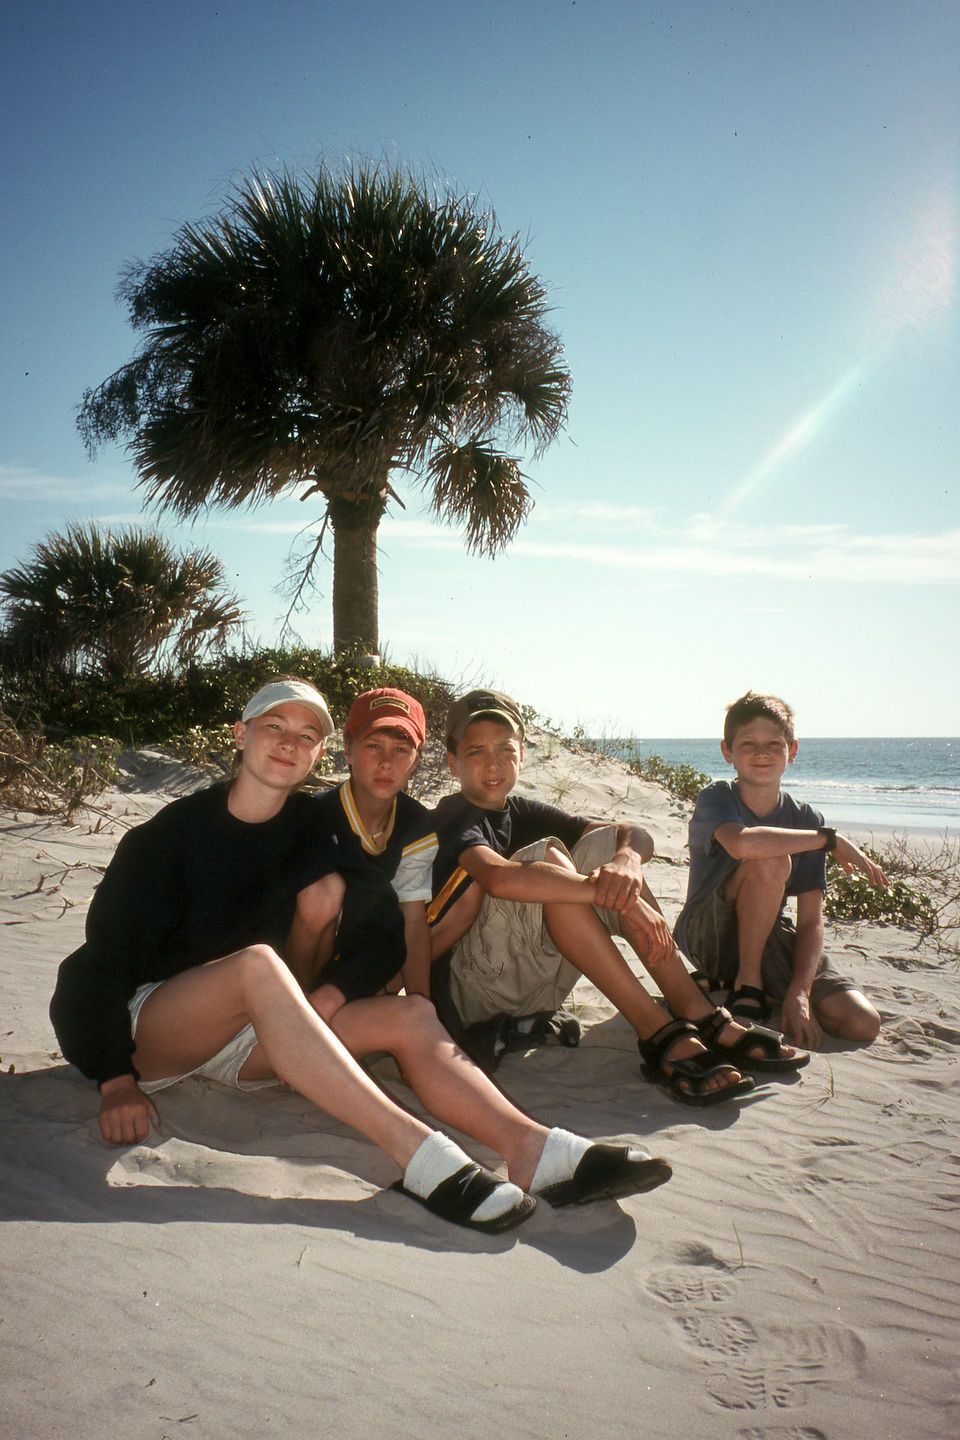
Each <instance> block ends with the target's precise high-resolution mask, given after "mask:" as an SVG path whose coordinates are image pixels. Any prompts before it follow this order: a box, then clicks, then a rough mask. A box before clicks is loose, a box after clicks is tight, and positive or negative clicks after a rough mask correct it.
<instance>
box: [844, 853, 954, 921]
mask: <svg viewBox="0 0 960 1440" xmlns="http://www.w3.org/2000/svg"><path fill="white" fill-rule="evenodd" d="M867 853H868V854H870V853H871V852H870V851H869V849H868V850H867ZM871 859H876V860H877V863H878V864H880V865H882V863H883V861H882V860H881V859H880V858H878V857H877V856H876V855H874V854H871ZM828 878H829V883H828V886H827V892H826V897H825V900H824V912H825V914H826V916H827V919H828V920H834V921H842V920H873V921H875V922H878V923H881V924H889V925H898V926H900V927H901V928H902V929H905V930H918V931H919V932H920V934H921V935H925V936H926V935H931V934H933V932H934V931H935V930H936V928H937V909H936V906H935V905H934V902H933V901H932V900H931V898H930V896H929V895H928V894H927V893H926V892H925V891H922V890H918V889H916V888H914V886H912V885H909V884H908V883H907V882H906V881H905V880H900V879H896V880H891V882H890V884H889V886H887V887H886V888H885V889H884V888H883V887H882V886H879V885H871V884H870V882H869V880H868V879H867V877H866V875H864V874H862V873H861V872H860V871H859V870H857V871H854V873H853V874H852V875H847V874H846V873H845V872H844V871H843V870H842V869H841V868H840V866H839V865H836V864H831V865H830V867H829V872H828Z"/></svg>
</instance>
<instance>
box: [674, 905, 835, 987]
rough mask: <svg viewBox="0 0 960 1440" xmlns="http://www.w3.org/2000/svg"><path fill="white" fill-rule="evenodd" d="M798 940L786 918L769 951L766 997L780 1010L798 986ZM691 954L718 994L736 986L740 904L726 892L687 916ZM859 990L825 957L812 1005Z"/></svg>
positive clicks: (765, 971) (767, 947)
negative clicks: (794, 983) (795, 979)
mask: <svg viewBox="0 0 960 1440" xmlns="http://www.w3.org/2000/svg"><path fill="white" fill-rule="evenodd" d="M796 939H797V932H796V930H795V929H794V925H793V921H792V920H790V919H789V918H788V917H787V916H786V915H784V914H782V913H781V914H780V915H779V916H778V918H777V920H776V923H775V924H774V927H773V929H772V930H771V932H770V935H769V937H768V938H767V943H766V945H765V946H764V950H763V963H762V968H761V976H762V979H763V993H764V994H765V995H766V996H767V999H768V1000H774V1001H776V1002H777V1004H779V1003H780V1001H781V1000H782V999H783V997H784V996H785V995H786V993H787V991H788V990H789V988H790V982H791V981H792V980H793V948H794V945H795V944H796ZM686 953H687V955H688V956H689V958H690V959H691V960H692V962H693V963H694V965H696V966H697V968H698V969H699V970H702V971H703V973H704V974H705V975H706V976H707V978H708V979H709V980H711V981H712V982H713V984H714V987H715V988H717V989H723V988H725V987H727V986H730V985H733V984H734V982H735V981H736V978H737V970H738V968H739V965H740V950H739V941H738V933H737V902H736V901H735V900H728V899H726V898H725V896H724V894H723V887H722V886H721V887H720V888H719V889H717V890H714V892H713V894H712V895H707V896H705V897H704V899H703V900H699V901H698V902H697V904H696V905H694V906H693V907H692V909H690V910H689V911H688V912H687V932H686ZM858 988H859V986H858V985H857V982H856V981H855V980H847V979H845V978H844V976H842V975H838V974H837V972H836V970H834V968H833V964H832V962H831V960H830V957H829V956H828V955H823V956H821V958H820V964H819V966H818V967H817V973H816V975H815V976H814V980H813V984H812V985H811V986H810V999H811V1000H812V1002H813V1003H814V1005H818V1004H819V1003H820V1001H821V1000H825V999H826V997H827V996H828V995H833V994H836V993H837V992H838V991H841V990H856V989H858Z"/></svg>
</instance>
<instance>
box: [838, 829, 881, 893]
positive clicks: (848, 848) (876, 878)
mask: <svg viewBox="0 0 960 1440" xmlns="http://www.w3.org/2000/svg"><path fill="white" fill-rule="evenodd" d="M833 858H834V860H836V862H837V864H838V865H839V866H840V869H841V870H843V871H844V872H845V874H847V875H852V874H853V872H854V870H862V871H863V873H864V875H866V877H867V879H868V880H869V881H870V884H871V885H877V886H879V887H880V888H881V889H883V890H885V889H886V888H887V886H888V885H889V884H890V881H889V880H888V879H887V877H886V875H885V874H884V873H883V871H882V870H881V869H880V866H879V865H877V864H876V863H875V862H874V861H873V860H871V859H870V856H869V855H864V853H863V851H862V850H858V849H857V847H856V845H853V844H851V842H850V841H849V840H847V839H845V838H844V836H843V835H838V836H837V844H836V848H835V850H834V852H833Z"/></svg>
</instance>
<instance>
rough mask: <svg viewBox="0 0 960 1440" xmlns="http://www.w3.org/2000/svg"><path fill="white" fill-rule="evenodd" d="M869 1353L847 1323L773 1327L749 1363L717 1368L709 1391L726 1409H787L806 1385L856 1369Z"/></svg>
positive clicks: (799, 1396) (760, 1339) (710, 1378)
mask: <svg viewBox="0 0 960 1440" xmlns="http://www.w3.org/2000/svg"><path fill="white" fill-rule="evenodd" d="M865 1354H866V1350H865V1347H864V1344H863V1342H862V1340H861V1339H860V1337H859V1336H858V1335H856V1334H855V1333H854V1331H852V1330H848V1329H847V1328H846V1327H845V1326H843V1325H798V1326H793V1327H791V1326H773V1327H771V1328H770V1329H769V1330H767V1331H765V1332H764V1334H763V1335H762V1336H761V1337H759V1339H758V1340H757V1343H756V1346H755V1348H754V1349H753V1350H752V1351H751V1352H750V1363H749V1365H746V1364H744V1365H738V1364H734V1365H731V1366H730V1367H729V1368H727V1369H724V1370H720V1369H717V1368H714V1369H713V1370H712V1371H711V1373H710V1375H709V1376H708V1377H707V1382H706V1388H707V1392H708V1394H710V1395H712V1396H713V1398H714V1400H716V1401H717V1403H718V1404H719V1405H722V1406H723V1408H724V1409H725V1410H764V1409H777V1410H785V1409H787V1408H788V1407H789V1406H791V1405H795V1404H800V1403H801V1401H802V1398H803V1397H802V1396H801V1395H798V1393H797V1392H798V1391H801V1390H802V1389H803V1388H804V1387H806V1386H810V1385H820V1384H823V1382H824V1381H825V1380H828V1379H830V1380H835V1379H836V1377H837V1376H838V1375H839V1374H841V1373H847V1374H849V1373H851V1372H856V1371H858V1370H859V1369H860V1368H861V1366H862V1363H863V1359H864V1356H865Z"/></svg>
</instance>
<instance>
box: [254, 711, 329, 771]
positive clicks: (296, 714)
mask: <svg viewBox="0 0 960 1440" xmlns="http://www.w3.org/2000/svg"><path fill="white" fill-rule="evenodd" d="M233 734H234V739H235V741H236V746H237V749H238V750H239V751H240V774H241V776H242V777H244V779H245V780H247V781H250V780H254V781H256V782H258V783H259V784H260V785H265V786H267V787H268V788H269V789H272V790H292V789H293V788H294V786H296V785H299V784H300V782H301V781H302V780H305V779H306V778H307V776H308V775H309V774H310V771H311V770H312V769H313V767H314V765H316V763H317V761H318V760H319V759H320V756H321V755H322V754H323V751H324V744H323V731H322V729H321V726H320V722H319V720H318V719H317V716H316V715H315V714H314V712H313V711H312V710H311V709H310V708H309V707H308V706H307V705H298V704H295V703H293V702H289V703H285V704H283V705H277V706H275V707H274V708H273V709H272V710H268V711H267V712H266V714H265V715H257V716H255V717H254V718H253V719H251V720H247V721H245V722H244V721H243V720H238V721H237V723H236V725H235V726H234V729H233Z"/></svg>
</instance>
